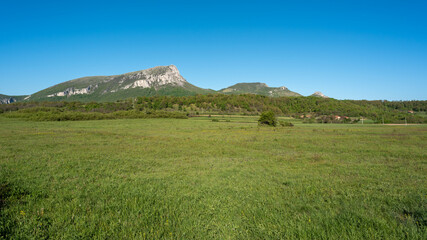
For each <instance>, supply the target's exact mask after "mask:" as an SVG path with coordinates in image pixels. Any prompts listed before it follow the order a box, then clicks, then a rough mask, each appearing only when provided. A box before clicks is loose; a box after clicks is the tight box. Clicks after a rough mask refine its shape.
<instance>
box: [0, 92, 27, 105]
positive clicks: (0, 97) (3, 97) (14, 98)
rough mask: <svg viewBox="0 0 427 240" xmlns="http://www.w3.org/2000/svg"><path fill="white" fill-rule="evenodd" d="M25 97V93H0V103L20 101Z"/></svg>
mask: <svg viewBox="0 0 427 240" xmlns="http://www.w3.org/2000/svg"><path fill="white" fill-rule="evenodd" d="M25 97H27V96H26V95H24V96H8V95H3V94H0V104H9V103H14V102H18V101H22V100H24V98H25Z"/></svg>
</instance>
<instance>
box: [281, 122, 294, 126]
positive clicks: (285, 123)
mask: <svg viewBox="0 0 427 240" xmlns="http://www.w3.org/2000/svg"><path fill="white" fill-rule="evenodd" d="M280 126H282V127H293V126H294V124H293V123H291V122H286V121H280Z"/></svg>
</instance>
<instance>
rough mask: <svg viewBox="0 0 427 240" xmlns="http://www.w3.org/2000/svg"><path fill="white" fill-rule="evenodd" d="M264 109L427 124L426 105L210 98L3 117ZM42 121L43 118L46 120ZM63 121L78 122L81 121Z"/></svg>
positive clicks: (13, 109)
mask: <svg viewBox="0 0 427 240" xmlns="http://www.w3.org/2000/svg"><path fill="white" fill-rule="evenodd" d="M29 109H32V110H29ZM265 111H272V112H274V113H275V114H276V115H278V116H290V117H294V118H303V119H304V122H357V120H358V119H360V118H364V119H371V120H373V121H374V122H375V123H382V122H384V123H405V122H407V123H427V117H426V114H425V112H426V111H427V101H386V100H376V101H368V100H336V99H332V98H319V97H267V96H261V95H254V94H241V95H223V94H207V95H195V96H181V97H177V96H151V97H138V98H130V99H127V100H122V101H116V102H89V103H84V102H68V101H60V102H18V103H12V104H3V105H0V113H3V114H4V115H6V116H10V117H19V116H23V115H28V114H32V115H34V114H36V113H37V114H39V115H40V112H44V113H43V114H44V115H48V114H51V115H55V114H56V115H58V114H60V113H61V114H62V115H64V113H68V115H70V116H71V115H72V113H74V114H77V113H84V114H86V115H85V116H89V115H87V113H92V114H93V113H96V114H95V115H96V116H97V117H96V119H98V118H103V117H102V116H109V117H108V118H115V117H114V116H122V117H121V118H126V115H128V116H129V118H132V116H139V117H141V116H144V117H146V116H150V114H153V115H151V116H157V115H159V113H161V114H160V115H161V116H163V117H167V115H168V114H170V116H172V117H182V116H188V117H191V116H197V115H209V114H243V115H259V114H260V113H262V112H265ZM46 112H47V113H46ZM115 112H120V114H118V113H115ZM123 112H128V113H126V114H125V113H123ZM112 113H115V114H112ZM172 113H173V114H172ZM43 114H42V115H43ZM102 114H104V115H102ZM156 114H157V115H156ZM80 115H82V114H80ZM337 116H340V120H337ZM105 118H107V117H105ZM52 119H55V117H51V118H49V120H52ZM350 119H351V120H350ZM39 120H43V117H42V118H40V119H39ZM63 120H79V117H75V119H63Z"/></svg>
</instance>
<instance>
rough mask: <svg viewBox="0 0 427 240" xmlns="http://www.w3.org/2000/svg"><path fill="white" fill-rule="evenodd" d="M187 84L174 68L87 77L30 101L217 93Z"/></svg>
mask: <svg viewBox="0 0 427 240" xmlns="http://www.w3.org/2000/svg"><path fill="white" fill-rule="evenodd" d="M213 92H215V91H214V90H210V89H203V88H199V87H196V86H194V85H192V84H190V83H189V82H187V81H186V80H185V79H184V78H183V77H182V76H181V74H180V73H179V71H178V69H177V68H176V67H175V66H174V65H170V66H159V67H154V68H150V69H146V70H141V71H136V72H130V73H125V74H120V75H113V76H94V77H83V78H78V79H74V80H70V81H67V82H63V83H60V84H57V85H55V86H52V87H49V88H46V89H44V90H41V91H39V92H37V93H34V94H32V95H30V96H29V97H28V98H26V100H28V101H61V100H68V101H74V100H78V101H116V100H120V99H126V98H130V97H138V96H154V95H173V96H191V95H196V94H207V93H213Z"/></svg>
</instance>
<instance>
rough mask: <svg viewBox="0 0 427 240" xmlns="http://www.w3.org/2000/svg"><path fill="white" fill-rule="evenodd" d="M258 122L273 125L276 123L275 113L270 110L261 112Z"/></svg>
mask: <svg viewBox="0 0 427 240" xmlns="http://www.w3.org/2000/svg"><path fill="white" fill-rule="evenodd" d="M258 124H260V125H268V126H274V127H275V126H276V125H277V118H276V115H275V114H274V112H272V111H267V112H263V113H261V116H260V117H259V119H258Z"/></svg>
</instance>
